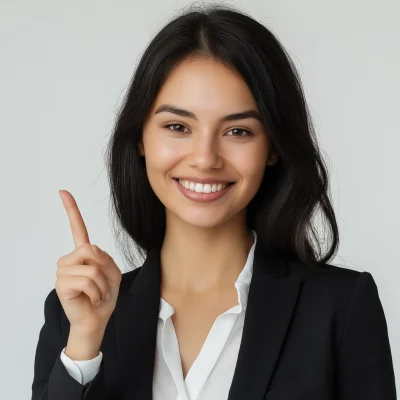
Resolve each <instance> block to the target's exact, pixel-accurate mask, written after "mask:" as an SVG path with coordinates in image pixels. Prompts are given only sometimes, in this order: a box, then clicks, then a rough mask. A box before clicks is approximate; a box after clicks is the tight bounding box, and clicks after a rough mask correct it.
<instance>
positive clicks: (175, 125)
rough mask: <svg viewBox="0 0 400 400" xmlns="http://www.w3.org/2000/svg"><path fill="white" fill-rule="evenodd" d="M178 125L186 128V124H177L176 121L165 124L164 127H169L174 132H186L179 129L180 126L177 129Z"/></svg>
mask: <svg viewBox="0 0 400 400" xmlns="http://www.w3.org/2000/svg"><path fill="white" fill-rule="evenodd" d="M171 126H173V127H174V129H170V127H171ZM177 127H181V129H182V128H183V129H185V128H186V126H184V125H182V124H176V123H172V124H167V125H164V128H167V129H169V130H170V131H172V132H178V133H184V132H181V131H180V130H179V128H178V129H175V128H177Z"/></svg>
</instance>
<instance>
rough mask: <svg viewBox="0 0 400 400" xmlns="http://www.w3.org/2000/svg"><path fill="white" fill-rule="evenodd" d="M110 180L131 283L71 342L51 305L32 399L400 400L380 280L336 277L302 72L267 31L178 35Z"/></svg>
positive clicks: (116, 138)
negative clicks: (319, 221)
mask: <svg viewBox="0 0 400 400" xmlns="http://www.w3.org/2000/svg"><path fill="white" fill-rule="evenodd" d="M107 167H108V172H109V178H110V186H111V199H112V206H113V211H114V213H115V222H116V223H117V226H118V227H119V228H120V231H121V232H117V235H118V237H121V236H120V233H122V234H123V235H126V236H125V239H127V240H126V241H124V240H121V241H120V242H119V243H120V245H121V247H122V249H123V252H124V255H125V256H126V257H127V259H128V261H129V263H130V264H131V265H132V267H133V269H132V271H129V272H128V273H125V274H122V279H121V283H120V286H119V287H114V291H113V293H116V292H118V298H117V299H115V298H114V303H112V304H116V305H115V310H111V311H112V315H111V317H109V311H110V306H109V308H108V309H107V312H108V313H106V314H104V315H107V318H110V319H109V320H108V319H107V320H106V321H103V319H102V320H101V321H100V322H101V323H98V324H99V325H98V329H93V328H92V329H90V332H91V336H89V335H88V334H87V332H86V331H87V330H88V328H87V325H88V324H89V322H91V324H90V326H91V327H92V326H93V323H94V322H93V321H95V322H98V319H99V318H95V317H94V316H93V315H92V314H91V313H89V312H87V310H86V311H85V310H83V311H82V310H80V312H76V311H75V312H73V313H70V314H72V315H74V316H75V320H78V321H81V320H84V321H85V318H86V319H87V320H88V321H89V322H87V323H86V324H83V323H82V322H81V323H80V329H76V327H72V326H70V325H71V324H70V323H69V320H68V318H67V316H66V313H65V312H64V311H65V310H64V309H63V307H62V306H61V304H60V301H59V300H58V298H57V296H56V294H55V293H54V291H53V292H51V293H50V294H49V296H48V298H47V299H46V303H45V319H46V322H45V324H44V326H43V329H42V332H41V336H40V340H39V344H38V348H37V353H36V362H35V368H36V369H35V378H34V383H33V392H34V395H33V399H35V400H39V399H42V400H44V399H48V400H55V399H57V400H64V399H65V400H66V399H68V400H77V399H85V400H99V399H100V400H101V399H104V400H105V399H114V400H115V399H117V400H118V399H120V400H122V399H132V400H151V399H154V400H177V399H179V400H201V399H218V400H227V399H228V400H242V399H246V400H262V399H271V400H272V399H274V400H300V399H307V400H322V399H324V400H333V399H335V400H350V399H352V400H353V399H363V400H376V399H382V400H395V398H396V389H395V382H394V372H393V365H392V358H391V350H390V344H389V339H388V332H387V325H386V320H385V315H384V312H383V309H382V305H381V302H380V299H379V295H378V290H377V287H376V284H375V281H374V279H373V277H372V275H371V274H370V273H368V272H359V271H355V270H351V269H346V268H339V267H337V266H334V265H332V264H328V262H329V261H330V260H331V258H332V257H333V256H334V255H335V253H336V251H337V247H338V243H339V233H338V227H337V223H336V218H335V213H334V210H333V207H332V205H331V202H330V198H329V192H328V190H329V184H328V174H327V171H326V168H325V164H324V162H323V159H322V157H321V153H320V150H319V148H318V145H317V141H316V137H315V134H314V130H313V125H312V121H311V118H310V116H309V113H308V109H307V104H306V101H305V98H304V94H303V90H302V85H301V82H300V78H299V76H298V73H297V71H296V69H295V67H294V64H293V62H292V61H291V60H290V58H289V56H288V54H287V53H286V51H285V49H284V48H283V46H282V45H281V44H280V42H279V41H278V39H277V38H276V37H275V36H274V35H273V34H272V33H271V32H270V31H269V30H268V29H267V28H266V27H265V26H263V25H262V24H260V23H259V22H257V21H256V20H254V19H253V18H251V17H250V16H248V15H246V14H244V13H241V12H239V11H236V10H233V9H230V8H227V7H226V6H224V7H220V6H210V7H206V8H204V9H203V8H202V7H193V8H192V9H191V10H190V11H189V12H185V13H184V14H182V15H181V16H179V17H177V18H175V19H174V20H172V21H171V22H169V23H168V24H167V25H166V26H165V27H164V28H163V29H162V30H161V31H160V32H159V33H158V34H157V35H156V36H155V37H154V39H153V40H152V41H151V43H150V44H149V46H148V48H147V49H146V51H145V52H144V54H143V57H142V58H141V60H140V63H139V65H138V67H137V69H136V71H135V74H134V76H133V79H132V83H131V85H130V87H129V89H128V91H127V94H126V97H125V100H124V103H123V105H122V107H121V111H120V113H119V115H118V118H117V121H116V125H115V129H114V132H113V135H112V137H111V140H110V144H109V148H108V153H107ZM69 209H71V208H69ZM316 211H321V212H322V214H323V217H324V218H323V220H324V221H325V222H326V225H325V228H326V229H327V230H328V231H329V234H328V235H326V236H327V237H329V238H330V239H331V241H330V242H329V243H328V246H327V249H326V251H325V252H324V251H322V250H321V246H320V245H321V243H322V241H320V240H319V238H318V235H317V230H316V229H315V227H314V225H313V223H314V221H313V220H312V217H313V216H314V215H315V212H316ZM78 222H79V224H78V225H79V226H81V227H82V226H83V222H81V219H80V218H79V221H78ZM72 225H74V226H75V225H77V224H72ZM85 235H86V234H85ZM85 237H86V236H85ZM85 248H86V249H87V251H90V250H91V247H90V246H86V247H85ZM132 250H133V251H132ZM135 252H137V253H139V254H140V255H141V256H145V261H144V263H143V264H142V265H139V262H138V260H137V259H136V256H135ZM103 260H105V261H107V262H108V265H109V268H108V269H106V270H105V272H107V271H108V272H110V271H109V270H110V269H111V268H114V273H115V272H116V271H115V269H116V268H115V264H113V263H111V260H110V259H109V258H107V257H105V256H103ZM105 261H103V262H105ZM64 262H67V261H64ZM81 267H82V266H81ZM83 267H85V266H83ZM86 267H88V266H86ZM134 267H137V268H134ZM82 271H83V269H82ZM94 271H97V270H96V269H94V268H93V269H91V273H92V274H94ZM115 275H116V276H117V274H115ZM101 276H102V275H97V276H96V277H95V278H97V279H100V277H101ZM114 280H116V279H114ZM89 282H90V281H89ZM101 282H102V281H101ZM93 287H94V286H93ZM95 316H96V315H95ZM103 318H104V319H105V317H103ZM82 326H86V330H85V329H83V328H82ZM105 326H106V328H105V329H104V327H105ZM82 332H86V334H84V333H82ZM366 333H367V334H366ZM67 342H68V352H67V353H65V351H64V350H65V346H66V344H67ZM100 342H101V344H100ZM89 355H90V356H89ZM93 356H95V357H94V358H91V357H93ZM88 358H90V359H88Z"/></svg>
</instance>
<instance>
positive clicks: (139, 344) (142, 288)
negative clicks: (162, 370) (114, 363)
mask: <svg viewBox="0 0 400 400" xmlns="http://www.w3.org/2000/svg"><path fill="white" fill-rule="evenodd" d="M160 272H161V268H160V250H159V249H154V250H152V251H150V252H149V253H148V254H147V257H146V260H145V262H144V264H143V265H142V267H141V269H140V271H139V272H138V275H137V277H136V279H135V280H134V281H133V283H132V285H131V286H130V287H129V288H127V291H124V292H123V293H120V295H119V296H118V301H117V304H116V306H115V310H114V314H115V329H116V341H117V348H118V358H119V362H118V366H119V369H120V370H119V371H118V372H119V374H121V380H120V381H121V385H122V387H121V392H123V393H124V399H127V400H128V399H140V400H152V398H153V396H152V389H153V370H154V359H155V350H156V339H157V324H158V314H159V311H160V296H161V291H160V283H161V279H160V278H161V274H160Z"/></svg>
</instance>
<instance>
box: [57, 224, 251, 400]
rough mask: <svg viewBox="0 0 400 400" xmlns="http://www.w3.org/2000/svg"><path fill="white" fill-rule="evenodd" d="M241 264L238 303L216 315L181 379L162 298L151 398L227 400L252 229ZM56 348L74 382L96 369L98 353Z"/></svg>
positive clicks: (167, 309)
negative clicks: (79, 356)
mask: <svg viewBox="0 0 400 400" xmlns="http://www.w3.org/2000/svg"><path fill="white" fill-rule="evenodd" d="M252 233H253V245H252V247H251V249H250V251H249V254H248V256H247V260H246V263H245V266H244V268H243V269H242V271H241V273H240V275H239V277H238V278H237V280H236V282H235V287H236V290H237V293H238V302H239V304H238V305H235V306H233V307H231V308H230V309H229V310H227V311H225V312H224V313H223V314H222V315H220V316H219V317H218V318H217V319H216V320H215V323H214V325H213V326H212V328H211V330H210V333H209V335H208V337H207V339H206V341H205V343H204V346H203V348H202V349H201V351H200V353H199V355H198V357H197V358H196V360H195V361H194V363H193V365H192V366H191V368H190V370H189V372H188V374H187V376H186V377H185V379H184V378H183V373H182V365H181V358H180V354H179V344H178V340H177V337H176V333H175V329H174V325H173V323H172V319H171V316H172V315H173V314H174V313H175V310H174V308H173V307H172V306H171V305H170V304H169V303H168V302H167V301H166V300H165V299H163V298H161V302H160V312H159V315H158V326H157V340H156V357H155V365H154V374H153V375H154V376H153V400H203V399H207V400H209V399H221V400H222V399H227V398H228V393H229V388H230V385H231V383H232V378H233V373H234V368H235V364H236V360H237V356H238V352H239V347H240V340H241V337H242V332H243V324H244V315H245V309H246V305H247V295H248V290H249V285H250V281H251V275H252V272H253V259H254V249H255V245H256V242H257V233H256V232H255V231H252ZM64 350H65V349H63V351H62V352H61V355H60V356H61V361H62V362H63V364H64V365H65V367H66V369H67V371H68V373H69V374H70V375H71V376H72V377H74V378H75V379H76V380H77V381H78V382H79V383H82V384H86V383H88V382H90V381H91V380H92V379H93V378H94V377H95V376H96V374H97V372H98V370H99V369H100V364H101V360H102V356H103V355H102V352H100V354H99V355H98V356H97V357H96V358H94V359H93V360H89V361H73V360H71V359H70V358H69V357H68V356H67V355H66V354H65V353H64Z"/></svg>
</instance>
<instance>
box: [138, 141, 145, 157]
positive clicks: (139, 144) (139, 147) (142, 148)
mask: <svg viewBox="0 0 400 400" xmlns="http://www.w3.org/2000/svg"><path fill="white" fill-rule="evenodd" d="M137 149H138V152H139V154H140V155H141V156H144V147H143V143H142V141H141V140H140V142H138V144H137Z"/></svg>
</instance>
